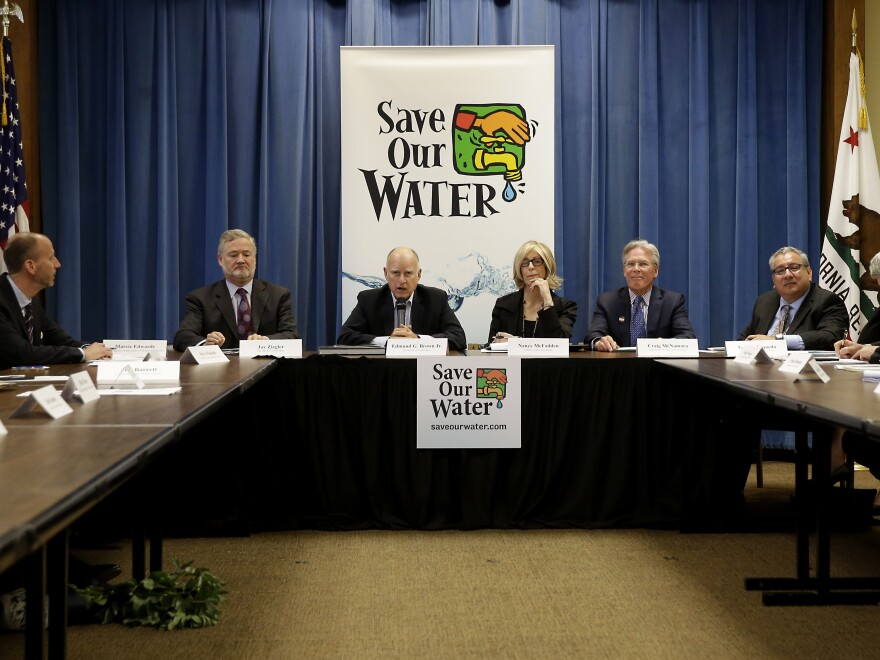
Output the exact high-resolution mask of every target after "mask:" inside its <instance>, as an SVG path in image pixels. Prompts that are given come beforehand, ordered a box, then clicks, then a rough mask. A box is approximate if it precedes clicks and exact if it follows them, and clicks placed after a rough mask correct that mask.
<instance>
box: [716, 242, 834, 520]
mask: <svg viewBox="0 0 880 660" xmlns="http://www.w3.org/2000/svg"><path fill="white" fill-rule="evenodd" d="M768 263H769V265H770V277H771V278H772V279H773V290H772V291H768V292H767V293H762V294H761V295H760V296H758V299H757V300H756V301H755V307H754V309H753V310H752V318H751V320H750V321H749V323H748V325H747V326H746V327H745V328H743V331H742V332H741V333H740V339H744V340H755V339H785V343H786V345H787V347H788V349H789V350H791V351H804V350H833V349H834V344H835V342H837V341H838V340H839V339H841V338H842V337H844V336H845V335H846V334H847V331H848V329H849V317H848V315H847V312H846V306H845V305H844V303H843V300H842V299H841V298H840V297H839V296H837V295H836V294H834V293H831V292H829V291H826V290H824V289H821V288H819V287H818V286H817V285H816V284H814V283H813V282H812V276H813V271H812V269H811V268H810V260H809V259H808V258H807V255H806V254H805V253H804V252H803V251H802V250H799V249H798V248H795V247H791V246H785V247H781V248H779V249H778V250H776V252H774V253H773V254H772V255H771V256H770V259H769V262H768ZM778 428H780V427H779V424H778V419H777V417H776V415H770V416H769V417H768V416H767V415H765V413H764V410H763V408H761V407H757V408H755V407H753V406H750V405H748V404H741V405H738V406H735V407H733V408H731V409H729V410H725V411H724V413H723V415H722V418H721V421H720V426H719V427H718V429H716V430H714V431H707V435H709V436H715V437H717V438H718V442H717V443H714V446H715V448H716V451H717V455H718V459H717V463H716V470H717V472H716V473H715V476H714V478H713V479H712V481H713V483H714V484H715V486H716V487H717V491H716V493H717V495H716V496H715V497H713V498H709V500H710V501H711V500H713V499H714V500H715V501H716V503H717V505H718V508H719V510H724V509H727V511H728V512H729V513H733V514H735V515H739V514H740V513H741V512H742V507H743V505H744V503H745V500H744V498H743V489H744V488H745V484H746V480H747V479H748V475H749V470H750V469H751V464H752V462H754V459H755V451H756V449H757V448H758V447H759V445H760V440H761V430H762V429H778Z"/></svg>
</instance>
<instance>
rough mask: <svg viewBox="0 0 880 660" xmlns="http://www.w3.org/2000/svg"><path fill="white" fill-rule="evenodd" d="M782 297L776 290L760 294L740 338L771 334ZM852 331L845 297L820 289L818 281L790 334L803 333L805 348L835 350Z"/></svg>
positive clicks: (790, 328)
mask: <svg viewBox="0 0 880 660" xmlns="http://www.w3.org/2000/svg"><path fill="white" fill-rule="evenodd" d="M779 299H780V296H779V294H778V293H777V292H776V291H775V290H773V291H768V292H767V293H762V294H761V295H760V296H758V299H757V300H756V301H755V308H754V309H753V310H752V320H751V321H749V324H748V325H747V326H746V327H745V328H744V329H743V331H742V332H741V333H740V339H745V338H746V337H748V336H749V335H765V334H767V331H768V329H769V328H770V326H771V324H772V323H773V319H774V317H775V316H776V312H777V311H779ZM848 330H849V316H848V315H847V313H846V305H844V304H843V300H842V299H841V298H840V296H838V295H837V294H834V293H831V292H830V291H826V290H825V289H821V288H819V287H818V286H817V285H816V283H815V282H814V283H813V284H811V285H810V290H809V291H808V292H807V296H806V298H804V301H803V302H802V303H801V306H800V307H799V308H798V311H797V314H795V316H794V318H793V319H792V321H791V323H790V324H789V326H788V330H787V331H786V334H789V335H800V337H801V339H802V340H803V342H804V349H805V350H808V351H832V350H834V342H836V341H837V340H838V339H842V338H843V337H844V336H846V334H847V331H848Z"/></svg>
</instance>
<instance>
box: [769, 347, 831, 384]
mask: <svg viewBox="0 0 880 660" xmlns="http://www.w3.org/2000/svg"><path fill="white" fill-rule="evenodd" d="M779 371H781V372H782V373H787V374H794V375H795V376H797V378H795V380H800V378H801V377H803V376H805V377H808V378H812V377H814V376H818V377H819V379H820V380H821V381H822V382H823V383H827V382H828V381H829V380H831V376H829V375H828V374H827V373H825V370H824V369H823V368H822V367H821V366H820V365H819V363H818V362H817V361H816V360H815V359H814V358H813V355H812V354H811V353H808V352H807V351H792V352H791V353H789V354H788V359H787V360H786V361H785V362H783V363H782V366H781V367H779Z"/></svg>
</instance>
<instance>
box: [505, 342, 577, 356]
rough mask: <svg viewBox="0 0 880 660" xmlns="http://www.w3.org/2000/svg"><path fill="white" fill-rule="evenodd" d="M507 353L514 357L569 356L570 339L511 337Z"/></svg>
mask: <svg viewBox="0 0 880 660" xmlns="http://www.w3.org/2000/svg"><path fill="white" fill-rule="evenodd" d="M507 354H508V355H511V356H514V357H568V339H533V338H525V337H511V338H510V339H508V340H507Z"/></svg>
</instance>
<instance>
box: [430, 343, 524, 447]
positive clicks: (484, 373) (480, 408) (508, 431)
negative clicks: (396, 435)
mask: <svg viewBox="0 0 880 660" xmlns="http://www.w3.org/2000/svg"><path fill="white" fill-rule="evenodd" d="M482 359H483V358H481V357H480V358H475V357H467V358H466V357H455V356H452V357H442V358H434V357H420V358H418V365H417V372H418V375H417V380H416V411H417V412H416V446H417V447H418V448H420V449H469V448H499V447H511V448H515V449H519V448H520V447H521V446H522V419H521V418H522V413H521V410H522V377H521V375H520V374H521V363H522V361H521V359H520V358H518V357H508V359H506V360H504V361H503V362H499V361H498V360H497V359H488V360H486V361H485V364H481V361H482Z"/></svg>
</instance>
